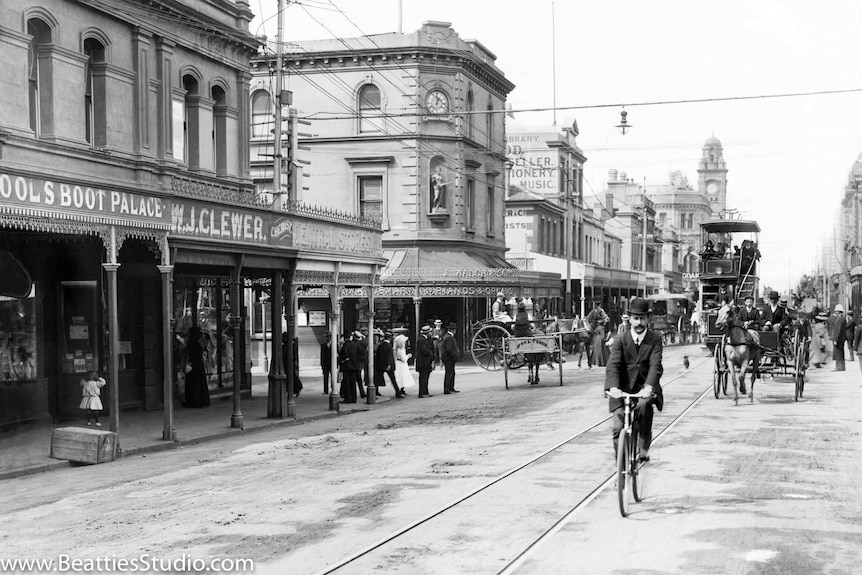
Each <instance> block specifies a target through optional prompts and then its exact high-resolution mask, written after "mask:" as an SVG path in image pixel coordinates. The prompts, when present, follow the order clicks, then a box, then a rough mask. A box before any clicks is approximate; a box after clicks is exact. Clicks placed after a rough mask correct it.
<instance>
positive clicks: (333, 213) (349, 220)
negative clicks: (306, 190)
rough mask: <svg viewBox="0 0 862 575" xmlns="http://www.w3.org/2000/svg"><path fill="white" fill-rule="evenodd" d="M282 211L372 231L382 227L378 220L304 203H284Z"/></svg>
mask: <svg viewBox="0 0 862 575" xmlns="http://www.w3.org/2000/svg"><path fill="white" fill-rule="evenodd" d="M283 209H284V211H285V212H286V213H288V214H292V215H295V216H308V217H311V218H315V219H318V220H328V221H330V222H336V223H340V224H348V225H352V226H362V227H365V228H369V229H372V230H378V231H379V230H380V229H381V226H382V225H383V224H382V222H381V221H380V220H379V219H376V218H372V217H368V216H357V215H356V214H351V213H348V212H343V211H341V210H332V209H330V208H327V207H323V206H314V205H311V204H306V203H305V202H299V201H290V202H285V203H284V207H283Z"/></svg>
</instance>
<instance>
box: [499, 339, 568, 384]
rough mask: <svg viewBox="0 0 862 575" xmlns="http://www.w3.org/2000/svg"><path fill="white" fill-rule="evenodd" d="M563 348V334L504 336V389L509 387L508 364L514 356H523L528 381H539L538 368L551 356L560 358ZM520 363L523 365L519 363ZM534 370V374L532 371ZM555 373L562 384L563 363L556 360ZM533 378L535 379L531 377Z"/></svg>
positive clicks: (534, 382) (536, 382)
mask: <svg viewBox="0 0 862 575" xmlns="http://www.w3.org/2000/svg"><path fill="white" fill-rule="evenodd" d="M562 349H563V334H561V333H550V334H541V333H540V334H536V335H531V336H529V337H506V338H504V339H503V359H504V361H503V366H504V370H503V373H504V379H505V381H506V389H509V365H510V363H511V360H513V359H515V358H519V357H520V358H523V360H524V362H525V363H527V364H528V367H529V368H530V375H529V376H528V378H527V381H528V383H532V384H538V383H539V373H538V372H539V368H541V367H542V366H543V365H544V364H545V359H546V358H547V357H548V355H550V356H551V357H556V358H561V357H562V354H561V352H562ZM520 365H523V363H521V364H520ZM533 370H535V374H534V373H533ZM557 373H558V375H559V379H560V385H563V363H562V362H561V361H557ZM533 378H535V379H533Z"/></svg>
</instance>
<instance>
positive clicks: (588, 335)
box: [563, 319, 593, 368]
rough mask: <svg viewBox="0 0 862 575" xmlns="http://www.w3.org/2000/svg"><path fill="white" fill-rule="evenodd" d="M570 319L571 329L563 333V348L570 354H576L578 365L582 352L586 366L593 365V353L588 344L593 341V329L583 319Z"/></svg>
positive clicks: (579, 364) (579, 365)
mask: <svg viewBox="0 0 862 575" xmlns="http://www.w3.org/2000/svg"><path fill="white" fill-rule="evenodd" d="M569 321H572V324H573V325H572V331H570V332H567V333H564V334H563V350H564V351H565V352H566V353H568V354H571V355H574V354H575V353H577V354H578V367H581V361H582V360H583V358H584V354H585V353H586V355H587V366H589V367H590V368H592V367H593V354H592V349H590V345H591V344H592V341H593V330H592V327H590V324H589V322H588V321H586V320H584V319H575V320H569Z"/></svg>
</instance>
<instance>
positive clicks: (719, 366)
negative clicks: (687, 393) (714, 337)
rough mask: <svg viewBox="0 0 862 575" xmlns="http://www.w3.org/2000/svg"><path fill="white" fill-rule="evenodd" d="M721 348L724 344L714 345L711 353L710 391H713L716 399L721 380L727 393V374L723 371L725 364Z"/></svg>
mask: <svg viewBox="0 0 862 575" xmlns="http://www.w3.org/2000/svg"><path fill="white" fill-rule="evenodd" d="M723 350H724V346H722V345H716V346H715V351H713V353H712V356H713V358H714V361H713V363H714V365H713V369H712V391H713V393H715V398H716V399H718V393H719V391H721V385H722V380H723V383H724V393H727V374H726V373H724V368H725V364H724V360H723V357H722V356H723Z"/></svg>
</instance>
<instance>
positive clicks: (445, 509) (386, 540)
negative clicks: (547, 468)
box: [317, 356, 712, 575]
mask: <svg viewBox="0 0 862 575" xmlns="http://www.w3.org/2000/svg"><path fill="white" fill-rule="evenodd" d="M711 361H712V357H711V356H708V357H705V358H703V359H702V360H701V361H699V362H698V363H696V364H695V365H692V366H691V368H690V369H688V370H686V371H685V372H682V373H679V374H676V375H674V376H673V377H671V378H670V379H669V380H668V381H667V382H666V383H664V384H663V386H662V387H663V388H665V389H666V388H668V387H670V386H671V385H672V384H673V383H674V382H675V381H677V380H679V379H681V378H683V377H685V376H686V375H689V374H690V372H692V371H694V370H695V369H696V368H698V367H700V366H702V365H704V364H705V363H707V362H711ZM711 390H712V385H711V384H710V385H709V387H707V388H706V389H705V390H704V391H702V392H700V393H698V395H697V397H696V398H695V399H694V400H693V401H691V402H690V403H689V404H688V405H687V406H686V407H685V408H684V409H683V410H682V411H681V412H680V413H679V414H678V415H676V416H675V417H674V418H673V419H672V420H671V421H670V422H669V423H668V424H667V425H665V426H663V427H662V428H661V429H660V430H657V431H656V432H655V433H654V438H653V443H655V442H657V441H659V440H660V439H661V437H662V436H663V435H664V434H665V433H667V432H668V431H669V430H670V429H672V428H673V427H674V426H675V425H676V423H677V422H678V421H679V420H681V419H682V418H684V417H685V416H686V415H688V414H689V412H690V411H691V410H692V409H693V408H694V407H695V406H696V405H697V404H698V403H699V402H700V400H701V399H702V398H703V397H704V396H706V395H707V393H709V392H710V391H711ZM610 418H611V415H610V414H608V415H607V416H606V417H603V418H602V419H600V420H598V421H596V422H594V423H592V424H590V425H587V426H585V427H583V428H581V429H580V430H579V431H578V432H576V433H574V434H573V435H571V436H569V437H567V438H565V439H564V440H562V441H559V442H558V443H556V444H555V445H553V446H551V447H549V448H547V449H545V450H543V451H542V452H541V453H539V454H537V455H535V456H533V457H530V458H529V459H527V460H526V461H523V462H521V463H520V464H518V465H516V466H514V467H512V468H510V469H508V470H507V471H505V472H503V473H501V474H499V475H497V476H496V477H494V478H492V479H490V480H489V481H487V482H485V483H484V484H482V485H480V486H479V487H476V488H474V489H472V490H471V491H469V492H468V493H466V494H464V495H463V496H460V497H458V498H456V499H455V500H453V501H451V502H449V503H447V504H445V505H443V506H441V507H439V508H437V509H435V510H433V511H431V512H429V513H427V514H425V515H424V516H423V517H421V518H419V519H417V520H415V521H413V522H411V523H409V524H408V525H405V526H403V527H401V528H399V529H397V530H395V531H392V532H390V533H389V534H387V535H384V536H383V537H381V538H380V539H378V540H376V541H374V542H373V543H370V544H368V545H366V546H365V547H363V548H361V549H359V550H357V551H355V552H353V553H352V554H350V555H348V556H347V557H344V558H342V559H341V560H339V561H338V562H337V563H335V564H332V565H329V566H327V567H326V568H324V569H323V570H321V571H318V572H317V575H329V574H331V573H338V572H341V571H342V570H343V569H345V568H346V567H348V566H350V565H352V564H354V563H355V562H356V561H357V560H359V559H362V558H367V557H368V556H370V555H372V554H373V553H374V552H375V551H378V550H381V549H383V548H385V547H387V546H389V545H391V544H392V543H393V542H395V541H398V540H399V539H400V538H402V537H404V536H405V535H407V534H408V533H411V532H413V531H415V530H417V528H419V527H421V526H423V525H426V524H428V523H429V522H431V521H433V520H435V519H438V518H441V517H442V516H444V515H445V514H447V513H449V512H451V511H453V510H455V509H456V508H458V507H459V506H461V505H463V504H464V503H465V502H468V501H469V500H471V499H473V498H476V497H477V496H478V495H480V494H483V493H486V492H488V491H489V490H491V489H492V488H493V487H494V486H497V485H499V484H500V483H501V482H503V481H504V480H506V479H509V478H512V477H513V476H515V475H516V474H518V473H519V472H522V471H524V470H525V469H527V468H530V467H531V466H534V465H535V464H536V463H537V462H539V461H541V460H543V459H545V458H547V457H548V456H549V455H551V454H555V453H557V452H559V451H560V450H561V449H562V448H564V447H566V446H568V445H571V444H573V443H574V442H576V441H577V440H578V439H581V438H584V437H585V436H587V435H588V434H590V432H592V431H594V430H596V429H597V428H599V427H601V426H603V425H605V424H606V423H607V422H608V421H609V420H610ZM614 475H615V474H614V473H610V474H609V475H608V477H606V478H604V479H602V480H601V481H600V482H599V483H598V485H596V486H595V487H593V488H591V489H589V492H588V493H587V495H585V496H584V497H582V498H581V499H580V500H578V501H577V502H575V504H574V505H571V506H570V508H569V509H568V511H567V512H566V513H565V514H564V515H563V516H561V517H559V518H558V519H557V520H556V521H555V522H554V523H553V524H552V525H551V527H549V528H547V529H546V530H544V532H542V534H541V535H540V536H539V537H537V538H535V539H533V540H532V541H531V542H530V543H529V544H528V545H526V546H525V547H523V548H522V550H521V551H520V552H519V553H518V554H517V555H516V556H515V557H514V558H513V559H512V560H511V561H509V562H508V563H507V564H506V565H505V566H504V567H503V569H502V570H500V571H498V574H503V573H506V574H508V573H513V572H515V570H516V569H517V568H518V566H519V565H520V564H521V563H522V562H523V561H524V560H526V559H527V558H528V557H529V556H530V555H531V554H532V553H534V552H535V550H536V549H538V548H540V547H541V545H542V544H543V543H544V542H545V541H546V540H547V539H549V538H550V537H551V536H553V535H554V534H555V533H556V532H557V531H559V530H560V529H561V528H562V527H563V526H564V525H565V524H566V523H567V522H569V521H570V520H571V519H572V517H574V516H575V515H576V514H577V512H578V511H579V510H581V509H583V508H584V507H586V506H587V505H589V503H590V502H592V501H593V500H594V499H595V498H596V497H597V496H598V495H599V494H600V493H601V492H602V491H603V490H604V489H605V488H606V487H607V485H608V484H609V483H610V482H611V481H612V479H613V477H614Z"/></svg>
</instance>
